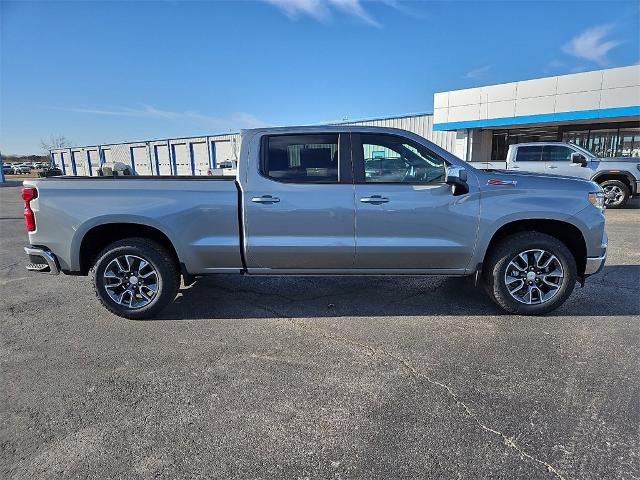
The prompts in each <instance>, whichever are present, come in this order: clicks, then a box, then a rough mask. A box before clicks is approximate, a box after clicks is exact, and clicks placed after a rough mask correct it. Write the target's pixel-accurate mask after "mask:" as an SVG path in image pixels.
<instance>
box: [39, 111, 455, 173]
mask: <svg viewBox="0 0 640 480" xmlns="http://www.w3.org/2000/svg"><path fill="white" fill-rule="evenodd" d="M340 124H341V125H368V126H380V127H393V128H401V129H404V130H408V131H410V132H414V133H416V134H418V135H421V136H423V137H424V138H426V139H427V140H431V141H432V142H434V143H435V144H437V145H439V146H441V147H442V148H444V149H445V150H448V151H449V152H452V153H455V149H456V133H455V132H434V131H433V115H430V114H420V115H406V116H402V117H388V118H379V119H372V120H361V121H352V122H343V123H340ZM239 150H240V134H238V133H232V134H227V135H210V136H204V137H185V138H174V139H167V140H147V141H141V142H129V143H115V144H104V145H94V146H88V147H72V148H56V149H53V150H51V159H52V161H53V164H54V166H57V167H58V168H60V169H61V170H62V173H63V174H64V175H81V176H97V175H98V170H99V168H100V166H101V165H102V164H104V163H106V162H121V163H123V164H125V165H128V166H130V167H131V170H132V171H133V172H134V173H135V174H137V175H189V176H191V175H207V173H208V172H209V171H211V173H213V174H216V175H221V174H225V173H227V174H234V173H235V169H234V168H231V169H229V168H227V169H221V168H220V167H221V164H222V162H229V161H230V162H232V164H233V165H235V164H236V163H237V161H238V153H239Z"/></svg>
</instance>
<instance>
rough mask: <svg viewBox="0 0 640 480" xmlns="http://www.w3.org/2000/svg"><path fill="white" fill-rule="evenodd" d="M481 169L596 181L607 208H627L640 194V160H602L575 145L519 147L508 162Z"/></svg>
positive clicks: (549, 144) (635, 158) (526, 144)
mask: <svg viewBox="0 0 640 480" xmlns="http://www.w3.org/2000/svg"><path fill="white" fill-rule="evenodd" d="M477 166H478V168H499V169H504V170H514V171H518V172H539V173H548V174H550V175H564V176H568V177H579V178H585V179H588V180H593V181H594V182H596V183H597V184H598V185H600V186H601V187H602V189H603V190H604V195H605V198H604V201H605V206H606V207H607V208H621V207H624V206H625V205H626V204H627V202H628V201H629V199H630V198H631V197H633V196H635V195H638V194H640V158H638V157H617V158H598V157H597V156H596V155H594V154H593V153H591V152H590V151H589V150H587V149H585V148H582V147H579V146H578V145H573V144H571V143H562V142H535V143H518V144H515V145H510V146H509V151H508V152H507V159H506V161H504V162H494V161H492V162H490V163H482V164H478V165H477Z"/></svg>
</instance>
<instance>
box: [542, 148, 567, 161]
mask: <svg viewBox="0 0 640 480" xmlns="http://www.w3.org/2000/svg"><path fill="white" fill-rule="evenodd" d="M572 153H573V150H572V149H571V148H569V147H563V146H562V145H547V146H545V147H544V150H543V152H542V155H543V157H544V159H545V160H546V161H547V162H569V161H571V154H572Z"/></svg>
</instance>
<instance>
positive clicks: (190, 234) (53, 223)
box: [24, 176, 242, 274]
mask: <svg viewBox="0 0 640 480" xmlns="http://www.w3.org/2000/svg"><path fill="white" fill-rule="evenodd" d="M24 185H25V186H31V187H36V188H37V190H38V198H37V199H35V200H34V201H32V203H31V205H32V208H33V210H34V212H35V217H36V231H35V232H32V233H30V234H29V235H30V242H31V244H32V245H46V246H47V247H49V248H50V249H52V250H53V251H55V252H56V254H57V255H58V259H59V261H60V267H61V269H62V270H69V271H78V270H79V269H80V267H81V265H80V257H81V251H82V249H83V248H84V247H86V245H82V239H83V238H84V237H85V235H86V234H87V233H88V232H89V231H91V229H92V228H93V227H96V226H97V225H100V224H105V223H109V224H114V223H115V224H133V225H136V224H139V225H141V231H142V229H143V228H145V227H143V226H147V227H150V228H154V229H156V230H158V231H159V232H161V233H162V234H163V235H165V236H166V237H167V238H168V239H170V240H171V243H172V244H173V245H174V247H175V249H176V253H177V254H178V256H179V258H180V259H181V261H182V263H184V265H185V267H186V268H187V270H188V271H189V272H191V273H193V274H199V273H216V272H237V271H240V270H241V269H242V260H241V256H240V229H239V208H238V198H239V194H238V192H239V189H238V185H237V183H236V181H235V177H231V176H229V177H226V176H224V177H209V176H206V177H158V176H144V177H143V176H122V177H50V178H43V179H30V180H26V181H25V182H24ZM205 265H206V267H205Z"/></svg>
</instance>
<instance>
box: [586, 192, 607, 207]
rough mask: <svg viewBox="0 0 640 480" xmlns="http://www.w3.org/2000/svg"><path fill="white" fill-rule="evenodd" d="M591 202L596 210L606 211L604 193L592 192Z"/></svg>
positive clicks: (590, 194) (590, 195)
mask: <svg viewBox="0 0 640 480" xmlns="http://www.w3.org/2000/svg"><path fill="white" fill-rule="evenodd" d="M589 202H590V203H591V205H593V206H594V207H596V208H599V209H600V210H604V193H603V192H602V191H600V192H590V193H589Z"/></svg>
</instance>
